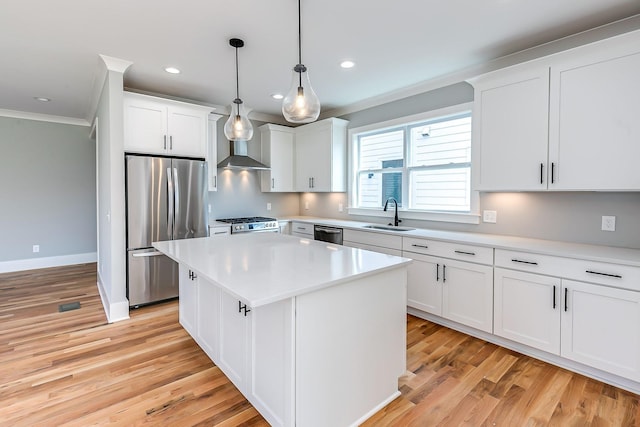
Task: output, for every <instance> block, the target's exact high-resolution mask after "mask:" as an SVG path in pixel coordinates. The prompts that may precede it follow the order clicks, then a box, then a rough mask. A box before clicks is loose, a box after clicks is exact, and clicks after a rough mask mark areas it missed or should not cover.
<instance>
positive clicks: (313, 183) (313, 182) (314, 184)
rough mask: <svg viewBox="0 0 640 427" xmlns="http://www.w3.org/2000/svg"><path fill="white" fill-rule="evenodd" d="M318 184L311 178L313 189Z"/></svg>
mask: <svg viewBox="0 0 640 427" xmlns="http://www.w3.org/2000/svg"><path fill="white" fill-rule="evenodd" d="M315 186H316V183H315V180H314V178H313V177H311V188H315Z"/></svg>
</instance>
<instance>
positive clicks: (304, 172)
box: [296, 127, 331, 191]
mask: <svg viewBox="0 0 640 427" xmlns="http://www.w3.org/2000/svg"><path fill="white" fill-rule="evenodd" d="M296 190H297V191H331V128H329V127H326V128H322V129H313V130H306V131H304V130H303V131H299V132H297V133H296Z"/></svg>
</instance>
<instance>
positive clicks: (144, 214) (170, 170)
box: [125, 155, 208, 307]
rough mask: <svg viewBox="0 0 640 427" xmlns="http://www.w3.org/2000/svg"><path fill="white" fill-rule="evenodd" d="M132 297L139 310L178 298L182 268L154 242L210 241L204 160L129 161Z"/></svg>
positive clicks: (129, 283) (129, 292) (129, 286)
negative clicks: (155, 246)
mask: <svg viewBox="0 0 640 427" xmlns="http://www.w3.org/2000/svg"><path fill="white" fill-rule="evenodd" d="M125 162H126V164H125V170H126V203H127V297H128V298H129V305H130V306H131V307H137V306H140V305H144V304H149V303H152V302H157V301H162V300H166V299H170V298H175V297H177V296H178V265H177V263H176V262H174V261H173V260H171V259H170V258H168V257H166V256H165V255H163V254H162V253H160V252H158V251H156V250H155V249H154V248H153V247H152V246H151V243H152V242H157V241H161V240H176V239H189V238H193V237H205V236H207V235H208V221H207V205H208V192H207V165H206V163H205V162H204V161H202V160H191V159H178V158H167V157H149V156H135V155H127V156H125Z"/></svg>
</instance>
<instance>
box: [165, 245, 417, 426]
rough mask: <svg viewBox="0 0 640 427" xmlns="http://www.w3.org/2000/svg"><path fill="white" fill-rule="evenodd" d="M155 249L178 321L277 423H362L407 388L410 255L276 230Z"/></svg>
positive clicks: (310, 424)
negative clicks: (172, 268) (172, 264)
mask: <svg viewBox="0 0 640 427" xmlns="http://www.w3.org/2000/svg"><path fill="white" fill-rule="evenodd" d="M154 246H155V247H156V248H157V249H158V250H159V251H161V252H163V253H165V254H166V255H167V256H169V257H170V258H172V259H174V260H175V261H177V262H178V263H179V264H180V303H179V305H180V323H181V324H182V326H183V327H184V328H185V329H186V330H187V332H189V334H190V335H191V336H192V337H193V338H194V340H195V341H196V342H197V343H198V345H199V346H200V347H201V348H202V349H203V350H204V351H205V353H207V355H208V356H209V357H210V358H211V359H212V360H213V362H214V363H215V364H216V365H217V366H218V367H219V368H220V369H221V370H222V371H223V372H224V373H225V375H226V376H227V377H228V378H229V379H230V380H231V381H232V382H233V383H234V384H235V385H236V387H238V389H239V390H240V391H241V392H242V393H243V394H244V395H245V397H246V398H247V399H248V400H249V401H250V402H251V403H252V404H253V405H254V407H255V408H256V409H257V410H258V411H259V412H260V413H261V414H262V416H264V418H265V419H266V420H267V421H268V422H269V423H270V424H271V425H280V426H294V425H295V426H303V427H306V426H350V425H358V424H360V423H361V422H363V421H364V420H365V419H367V418H369V417H370V416H372V415H373V414H374V413H375V412H377V411H378V410H380V409H381V408H382V407H384V406H385V405H386V404H388V403H389V402H390V401H391V400H393V399H394V398H396V397H397V396H398V395H399V394H400V393H399V391H398V377H399V376H400V375H402V374H403V373H404V372H405V369H406V356H405V351H406V350H405V347H406V342H405V341H406V283H407V266H408V264H409V263H410V262H411V261H410V260H409V259H406V258H400V257H395V256H390V255H385V254H379V253H375V252H370V251H365V250H361V249H355V248H349V247H344V246H338V245H332V244H327V243H323V242H317V241H313V240H308V239H301V238H298V237H293V236H286V235H280V234H277V233H249V234H246V235H230V236H223V237H217V238H200V239H188V240H174V241H165V242H156V243H154Z"/></svg>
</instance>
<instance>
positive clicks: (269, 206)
mask: <svg viewBox="0 0 640 427" xmlns="http://www.w3.org/2000/svg"><path fill="white" fill-rule="evenodd" d="M267 210H268V211H270V210H271V203H267Z"/></svg>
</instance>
